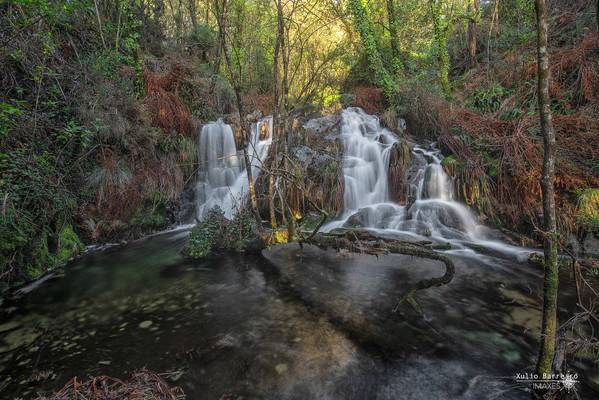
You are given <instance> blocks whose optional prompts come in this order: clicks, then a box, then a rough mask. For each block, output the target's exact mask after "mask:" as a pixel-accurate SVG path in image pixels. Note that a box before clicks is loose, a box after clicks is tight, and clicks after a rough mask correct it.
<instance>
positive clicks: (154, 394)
mask: <svg viewBox="0 0 599 400" xmlns="http://www.w3.org/2000/svg"><path fill="white" fill-rule="evenodd" d="M117 399H118V400H183V399H185V394H184V393H183V390H182V389H181V388H180V387H172V388H171V387H169V385H168V384H167V383H166V382H165V381H164V380H163V379H162V378H161V377H160V376H159V375H158V374H155V373H153V372H150V371H148V370H146V369H142V370H139V371H135V372H133V373H132V374H131V376H130V377H129V379H127V380H120V379H117V378H112V377H110V376H105V375H102V376H98V377H94V378H91V379H89V380H87V381H82V380H80V379H78V378H77V377H75V378H73V379H71V380H70V381H69V382H68V383H67V384H66V385H65V386H64V387H63V388H62V389H60V390H59V391H58V392H56V393H54V394H53V395H50V396H41V397H38V398H37V400H117Z"/></svg>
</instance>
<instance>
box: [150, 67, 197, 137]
mask: <svg viewBox="0 0 599 400" xmlns="http://www.w3.org/2000/svg"><path fill="white" fill-rule="evenodd" d="M183 77H184V71H183V69H182V67H181V65H180V64H177V63H171V66H170V71H169V72H168V73H166V74H164V75H159V74H156V73H154V72H152V71H150V70H149V69H147V68H146V69H145V70H144V81H145V84H146V91H147V94H146V98H145V100H144V103H145V104H146V105H147V106H148V108H149V111H150V114H151V116H152V125H153V126H155V127H158V128H162V129H163V131H164V132H165V133H167V134H173V133H180V134H184V135H188V134H190V133H191V132H192V124H191V120H190V118H189V111H188V109H187V107H186V106H185V104H183V102H182V101H181V99H180V98H179V96H178V95H177V89H178V86H179V84H180V83H181V81H182V80H183Z"/></svg>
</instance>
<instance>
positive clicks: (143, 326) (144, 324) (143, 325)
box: [139, 320, 152, 329]
mask: <svg viewBox="0 0 599 400" xmlns="http://www.w3.org/2000/svg"><path fill="white" fill-rule="evenodd" d="M150 326H152V321H150V320H147V321H142V322H140V323H139V327H140V328H141V329H148V328H149V327H150Z"/></svg>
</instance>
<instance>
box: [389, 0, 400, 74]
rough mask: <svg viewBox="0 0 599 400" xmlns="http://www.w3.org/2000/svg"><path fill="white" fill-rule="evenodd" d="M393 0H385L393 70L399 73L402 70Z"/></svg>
mask: <svg viewBox="0 0 599 400" xmlns="http://www.w3.org/2000/svg"><path fill="white" fill-rule="evenodd" d="M393 1H394V0H387V19H388V21H389V36H390V38H391V52H392V56H393V72H394V73H395V74H399V73H400V72H401V71H402V70H403V65H402V60H401V49H400V47H399V37H398V36H397V16H396V15H395V4H394V2H393Z"/></svg>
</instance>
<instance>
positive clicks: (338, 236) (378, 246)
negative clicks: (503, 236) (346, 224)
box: [305, 230, 455, 311]
mask: <svg viewBox="0 0 599 400" xmlns="http://www.w3.org/2000/svg"><path fill="white" fill-rule="evenodd" d="M305 243H309V244H312V245H315V246H317V247H320V248H322V249H329V248H332V249H336V250H341V249H343V250H348V251H351V252H354V253H363V254H371V255H376V256H378V255H384V254H389V253H393V254H405V255H409V256H415V257H422V258H428V259H430V260H436V261H440V262H442V263H443V264H445V273H444V274H443V275H442V276H440V277H434V278H430V279H423V280H421V281H419V282H417V283H416V284H415V285H414V286H412V287H411V288H410V289H409V290H408V291H407V292H406V293H405V294H404V295H403V296H402V297H401V298H400V300H399V302H398V304H397V306H396V307H395V309H394V311H397V309H398V307H399V306H400V305H401V304H402V303H403V302H405V301H406V300H407V299H409V298H410V297H411V296H412V295H413V294H414V293H415V292H417V291H419V290H424V289H428V288H431V287H438V286H443V285H446V284H448V283H449V282H451V280H452V279H453V277H454V275H455V265H454V264H453V261H451V259H450V258H449V257H447V256H446V255H444V254H442V253H438V252H436V251H434V250H432V249H431V248H428V247H426V245H424V244H419V243H412V242H405V241H401V240H396V239H386V238H380V237H376V236H374V235H373V234H372V233H370V232H368V231H364V230H343V231H339V232H332V233H316V234H313V235H311V237H310V238H308V239H307V240H305Z"/></svg>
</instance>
